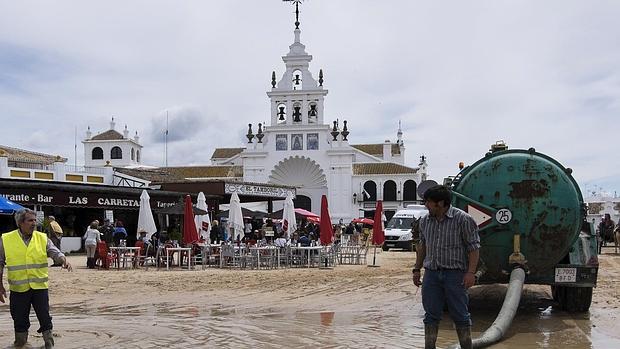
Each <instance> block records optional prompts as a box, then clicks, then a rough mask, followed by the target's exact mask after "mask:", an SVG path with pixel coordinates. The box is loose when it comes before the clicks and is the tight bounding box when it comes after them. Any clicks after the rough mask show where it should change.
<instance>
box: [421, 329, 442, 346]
mask: <svg viewBox="0 0 620 349" xmlns="http://www.w3.org/2000/svg"><path fill="white" fill-rule="evenodd" d="M437 332H439V327H438V326H437V325H427V324H424V349H435V343H436V342H437Z"/></svg>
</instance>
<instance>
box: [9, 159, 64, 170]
mask: <svg viewBox="0 0 620 349" xmlns="http://www.w3.org/2000/svg"><path fill="white" fill-rule="evenodd" d="M8 165H9V167H15V168H27V169H31V170H46V171H52V170H54V165H46V164H42V163H40V162H34V161H27V160H9V162H8Z"/></svg>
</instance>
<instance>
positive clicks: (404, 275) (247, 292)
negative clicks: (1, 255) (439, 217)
mask: <svg viewBox="0 0 620 349" xmlns="http://www.w3.org/2000/svg"><path fill="white" fill-rule="evenodd" d="M610 252H611V251H610ZM369 257H370V258H369V261H372V255H369ZM377 257H378V264H379V265H380V267H379V268H369V267H366V266H365V265H364V266H337V267H336V268H334V269H331V270H322V269H280V270H260V271H252V270H220V269H207V270H196V271H187V270H171V271H165V270H160V271H157V270H155V269H154V268H151V269H149V270H148V271H145V270H144V269H138V270H121V271H116V270H90V269H86V268H85V266H84V265H85V257H84V256H70V257H69V260H70V262H71V263H72V265H73V266H74V271H73V272H67V271H65V270H60V269H59V268H50V279H51V281H50V297H51V299H50V303H51V307H52V315H54V316H55V318H54V323H55V326H56V332H57V333H58V343H59V346H58V347H60V348H62V347H72V348H73V347H75V348H79V347H92V346H95V345H99V344H101V343H103V342H101V341H102V340H103V339H102V338H100V333H98V331H97V330H96V329H95V330H93V331H91V332H92V333H94V334H93V335H92V336H90V337H89V336H88V335H86V336H85V337H84V332H81V331H80V330H79V328H80V327H81V325H80V321H86V320H85V319H89V318H97V316H98V315H99V314H102V317H101V319H100V320H97V321H104V322H105V321H114V323H115V325H117V326H119V325H120V327H124V328H125V329H126V333H125V335H126V336H133V335H132V334H131V333H132V328H134V329H139V327H137V326H136V323H135V321H132V320H131V319H130V318H129V319H128V318H126V317H123V315H124V312H131V311H136V314H137V315H140V316H142V318H141V321H142V320H144V319H147V318H148V319H150V320H149V321H151V322H152V325H153V326H156V324H157V312H158V311H160V310H161V307H157V308H156V309H159V310H152V311H150V312H149V311H145V310H144V309H149V307H152V305H153V304H159V305H165V307H168V308H170V312H171V313H173V316H172V317H173V318H174V317H175V316H177V315H178V316H177V317H178V318H184V317H185V316H189V317H190V318H191V317H192V316H193V317H197V318H210V317H214V316H221V315H222V314H223V316H224V317H226V316H227V315H228V314H231V313H233V314H237V315H238V316H240V317H243V316H248V315H252V314H272V315H273V314H276V315H273V316H274V317H276V318H277V314H309V313H315V314H321V316H320V317H317V319H310V320H308V321H315V320H316V321H315V322H319V321H320V324H321V325H325V322H328V323H329V324H330V325H331V323H332V322H334V325H337V324H338V321H334V315H333V314H337V315H338V314H356V313H358V312H364V313H365V314H370V315H372V314H375V315H376V314H379V315H381V314H385V315H386V320H385V321H386V322H389V323H392V324H393V326H394V328H399V327H411V328H413V330H411V331H412V332H411V336H413V337H415V340H414V341H413V342H415V343H421V339H420V334H422V336H423V330H421V328H422V324H421V318H420V317H421V315H422V310H421V306H420V302H421V295H420V293H419V291H418V289H417V288H416V287H414V286H413V284H412V282H411V272H410V269H411V267H412V265H413V261H414V258H415V254H414V253H409V252H400V251H390V252H381V251H378V254H377ZM600 263H601V268H600V270H599V279H598V280H599V281H598V287H597V288H596V289H595V293H594V299H593V303H592V308H591V311H590V313H589V314H588V315H587V316H586V317H584V318H579V317H578V318H574V317H570V316H568V315H566V314H559V315H557V316H559V319H560V320H559V321H561V322H562V323H564V324H568V325H566V326H564V327H563V328H562V329H561V330H562V331H569V332H567V333H571V332H570V330H571V328H572V327H575V328H579V331H580V332H579V334H578V336H582V335H583V336H586V337H587V338H586V339H584V341H583V343H587V342H590V344H591V345H589V346H588V347H593V348H607V347H610V348H612V347H614V348H617V347H620V346H615V345H616V344H610V343H620V334H619V333H618V331H617V326H615V325H616V322H617V320H618V318H617V317H618V315H617V314H618V307H619V306H620V287H619V286H620V285H619V282H620V255H614V254H609V253H608V252H606V254H604V255H602V256H601V257H600ZM3 282H4V285H5V287H6V286H7V283H6V276H5V280H3ZM504 292H505V287H504V286H476V287H474V288H472V290H471V293H470V294H471V299H472V305H471V307H472V309H471V312H472V316H473V317H474V320H475V321H476V320H477V319H478V320H477V321H476V323H475V326H474V331H478V332H481V331H483V330H484V326H488V325H489V324H490V323H491V322H492V320H493V318H494V314H496V312H497V310H498V309H499V306H500V305H501V301H502V299H503V298H502V295H503V293H504ZM550 298H551V296H550V292H549V287H548V286H526V290H525V293H524V297H523V300H522V307H521V308H523V309H520V313H519V314H521V313H522V312H533V313H534V319H544V317H545V316H546V315H549V314H550V310H549V309H551V308H552V306H549V307H548V308H547V309H545V308H546V307H547V305H548V304H552V301H551V300H550ZM8 310H9V309H8V305H7V304H0V347H2V348H4V347H7V346H8V347H10V343H11V341H12V328H11V327H12V326H11V324H12V321H11V319H10V315H9V311H8ZM219 311H221V312H222V314H220V313H218V312H219ZM153 312H155V315H153ZM33 313H34V312H33ZM58 313H60V314H61V315H59V316H57V315H56V314H58ZM175 313H176V314H177V315H174V314H175ZM72 314H73V315H75V318H72V316H71V315H72ZM81 314H90V316H89V317H84V318H82V317H80V315H81ZM145 314H146V315H148V316H146V315H145ZM162 314H164V313H163V312H162ZM214 314H215V315H214ZM239 314H244V315H239ZM325 314H328V315H325ZM329 314H331V315H329ZM541 314H542V315H541ZM545 314H546V315H545ZM33 315H34V314H33ZM104 315H105V316H104ZM168 315H169V314H168V313H166V316H168ZM230 316H231V318H233V317H232V316H233V315H230ZM549 316H555V315H549ZM80 319H81V320H80ZM287 319H288V318H286V317H285V316H284V317H282V318H277V319H276V320H277V321H276V322H277V323H278V326H288V325H287V323H288V322H287V321H289V320H287ZM522 320H523V322H525V323H526V324H527V323H528V322H529V321H530V320H529V318H523V319H522ZM32 321H33V330H34V329H36V324H37V323H36V319H34V317H33V318H32ZM93 321H94V320H93ZM274 321H275V320H274ZM291 321H292V320H291ZM295 321H301V324H302V326H301V327H302V328H304V326H306V325H304V324H305V323H306V322H305V321H306V320H305V318H304V317H303V316H302V317H298V318H295ZM343 321H344V320H343ZM356 321H357V319H356V317H355V316H351V319H350V320H346V321H344V322H341V325H340V328H343V329H344V328H349V329H350V328H351V326H353V325H357V322H356ZM372 321H375V320H372ZM515 321H519V316H517V319H516V320H515ZM541 321H542V320H541ZM571 321H573V322H574V324H572V322H571ZM444 322H446V323H447V322H448V321H444ZM345 323H346V325H343V324H345ZM541 323H544V324H549V323H552V322H541ZM571 324H572V325H571ZM91 325H92V326H94V327H97V326H99V325H97V323H92V324H91ZM254 325H255V324H254V323H253V326H254ZM367 325H370V324H364V326H367ZM256 326H258V325H256ZM528 326H529V325H528ZM541 326H542V325H541ZM545 326H547V325H545ZM76 327H77V329H76ZM104 327H106V326H105V325H104ZM189 327H190V328H191V326H189ZM259 327H260V326H259ZM307 327H310V326H307ZM567 328H568V329H567ZM584 328H585V330H584ZM443 329H446V330H448V332H452V331H449V330H450V327H449V325H445V328H444V327H442V332H443ZM185 330H186V329H185ZM556 330H557V329H555V328H553V329H551V330H550V331H551V332H554V331H556ZM115 331H116V332H115ZM119 331H120V332H123V331H122V328H121V329H118V330H109V331H108V332H107V337H106V340H108V341H109V340H110V338H112V337H115V336H116V337H122V336H123V334H122V333H121V334H119V333H117V332H119ZM179 331H180V332H178V333H177V334H171V336H175V335H176V336H182V335H181V334H180V333H182V332H183V331H184V330H179ZM321 331H322V330H321ZM532 331H533V332H535V331H536V329H535V328H534V329H532V328H531V327H527V328H522V327H520V325H519V324H516V325H515V330H513V333H512V334H509V336H508V337H510V338H513V339H514V341H515V343H516V342H518V340H519V339H518V337H519V333H521V332H528V333H529V332H532ZM541 331H546V330H545V329H544V328H543V329H542V330H541ZM32 332H34V331H32ZM86 332H88V331H86ZM101 332H105V331H101ZM385 332H386V336H387V337H386V338H389V337H390V336H391V334H389V331H388V330H385ZM405 332H406V331H405ZM582 332H584V333H583V334H582ZM336 333H337V332H336ZM343 333H345V334H343V337H342V340H341V341H335V342H334V343H337V344H334V345H333V346H331V347H355V346H357V345H348V344H346V343H347V341H350V342H349V343H355V340H356V339H355V338H356V337H355V335H351V334H346V331H344V332H343ZM405 335H406V334H405ZM405 335H403V336H405ZM81 336H82V337H81ZM257 336H258V337H260V336H262V337H261V341H259V342H258V343H263V344H265V343H268V340H267V339H266V338H270V335H269V333H263V334H260V335H257ZM568 336H570V334H569V335H568ZM564 337H566V336H563V337H562V338H564ZM209 338H211V339H209ZM403 338H407V337H395V338H394V341H395V342H394V343H391V344H390V345H388V344H386V343H385V339H384V340H382V341H378V342H374V344H371V343H372V342H366V343H368V347H397V346H398V345H397V343H400V341H402V340H403ZM510 338H509V340H507V341H506V343H510ZM552 338H553V337H552ZM558 338H560V337H558ZM180 339H181V338H179V339H178V340H180ZM453 339H454V335H452V333H449V334H447V335H446V337H445V338H444V339H443V343H444V344H447V343H450V342H451V341H453ZM80 340H83V341H84V342H83V344H79V341H80ZM196 340H197V342H196V343H200V341H199V340H198V339H196ZM204 340H207V341H208V340H213V341H215V339H214V337H205V339H204ZM228 340H229V341H231V340H232V339H231V338H228ZM543 340H544V339H543ZM558 340H560V339H558ZM63 341H64V343H65V345H62V343H63ZM76 341H77V342H76ZM68 342H71V345H68V344H69V343H68ZM104 342H105V341H104ZM440 342H442V340H441V339H440ZM552 342H553V341H549V343H552ZM143 343H144V342H143ZM196 343H194V346H195V345H197V344H196ZM212 343H213V344H216V343H217V342H212ZM223 343H229V342H223ZM300 343H301V344H298V346H301V347H304V345H303V342H300ZM330 343H331V342H330ZM380 343H384V344H385V345H382V344H380ZM537 343H538V344H540V340H539V339H537V340H536V341H534V342H533V343H532V346H531V347H554V345H552V344H551V345H550V346H549V345H542V346H541V345H538V344H537ZM580 343H582V342H577V344H576V346H574V348H579V347H582V346H581V344H580ZM597 343H598V344H597ZM160 344H161V343H160ZM219 344H220V345H221V344H222V343H219ZM255 344H256V343H255ZM440 344H441V343H440ZM166 345H167V346H168V347H179V348H182V347H188V346H185V345H183V344H178V342H177V344H176V345H175V344H166ZM198 345H199V344H198ZM505 345H506V346H500V347H506V348H508V347H510V348H516V347H518V346H516V345H514V346H512V345H510V344H505ZM608 345H609V346H608ZM612 345H613V346H612ZM104 346H105V345H104ZM115 346H117V347H123V345H115ZM199 346H200V345H199ZM224 346H227V345H226V344H224ZM258 346H259V347H260V346H262V347H278V345H275V344H273V343H271V345H258ZM362 346H364V345H362ZM414 346H415V345H414ZM138 347H155V345H153V346H150V345H148V344H144V345H143V346H140V345H138ZM207 347H208V346H207ZM281 347H287V345H283V346H281ZM324 347H330V345H328V344H325V345H324ZM521 347H524V348H525V347H528V346H527V345H525V346H521ZM568 347H571V346H570V345H569V346H567V348H568ZM571 348H572V347H571Z"/></svg>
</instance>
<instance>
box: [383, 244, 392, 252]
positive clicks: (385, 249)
mask: <svg viewBox="0 0 620 349" xmlns="http://www.w3.org/2000/svg"><path fill="white" fill-rule="evenodd" d="M381 249H382V250H383V251H389V250H390V248H389V247H387V246H386V245H383V246H381Z"/></svg>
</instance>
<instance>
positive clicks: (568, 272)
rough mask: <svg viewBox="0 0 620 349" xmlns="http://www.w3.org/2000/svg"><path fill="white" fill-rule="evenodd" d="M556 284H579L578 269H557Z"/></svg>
mask: <svg viewBox="0 0 620 349" xmlns="http://www.w3.org/2000/svg"><path fill="white" fill-rule="evenodd" d="M555 282H577V268H555Z"/></svg>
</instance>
